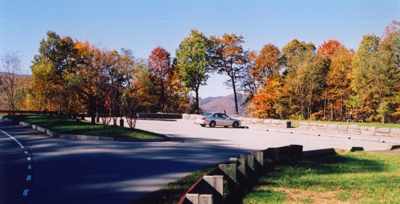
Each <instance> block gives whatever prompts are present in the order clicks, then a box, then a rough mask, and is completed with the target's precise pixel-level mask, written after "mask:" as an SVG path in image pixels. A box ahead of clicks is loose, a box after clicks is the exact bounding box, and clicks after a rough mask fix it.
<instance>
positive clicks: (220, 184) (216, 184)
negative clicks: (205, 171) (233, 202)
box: [203, 175, 224, 197]
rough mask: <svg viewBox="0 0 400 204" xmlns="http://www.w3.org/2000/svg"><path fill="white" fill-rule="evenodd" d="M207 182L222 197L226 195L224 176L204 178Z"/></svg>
mask: <svg viewBox="0 0 400 204" xmlns="http://www.w3.org/2000/svg"><path fill="white" fill-rule="evenodd" d="M203 180H204V181H206V182H207V183H208V184H209V185H210V186H211V187H212V188H214V190H215V191H216V192H217V193H218V194H219V196H221V197H222V195H223V193H224V177H223V176H222V175H216V176H203Z"/></svg>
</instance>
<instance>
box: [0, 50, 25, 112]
mask: <svg viewBox="0 0 400 204" xmlns="http://www.w3.org/2000/svg"><path fill="white" fill-rule="evenodd" d="M20 69H21V63H20V59H19V57H18V56H17V55H16V54H15V53H10V54H5V55H4V56H2V57H1V59H0V91H1V93H2V94H3V93H4V95H5V101H6V103H7V107H8V110H11V111H15V110H17V104H18V97H17V93H18V90H19V89H20V88H21V87H20V86H19V83H18V78H17V73H18V71H19V70H20Z"/></svg>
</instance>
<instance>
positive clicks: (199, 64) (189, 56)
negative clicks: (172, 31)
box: [176, 30, 211, 113]
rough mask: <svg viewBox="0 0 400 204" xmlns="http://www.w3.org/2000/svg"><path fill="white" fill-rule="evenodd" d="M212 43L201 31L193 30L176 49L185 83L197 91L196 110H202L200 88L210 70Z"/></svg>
mask: <svg viewBox="0 0 400 204" xmlns="http://www.w3.org/2000/svg"><path fill="white" fill-rule="evenodd" d="M210 49H211V43H210V41H209V40H208V39H207V37H205V36H204V35H203V34H202V33H201V32H199V31H196V30H192V31H191V33H190V35H189V36H188V37H186V38H185V39H183V41H182V42H181V43H180V45H179V49H178V50H177V51H176V57H177V67H178V69H179V74H180V75H181V79H182V81H183V82H184V84H185V85H186V86H187V87H188V88H189V89H190V90H192V91H193V92H194V93H195V103H194V111H195V112H196V113H199V112H200V107H199V89H200V86H202V85H205V84H206V82H207V79H208V72H209V70H210Z"/></svg>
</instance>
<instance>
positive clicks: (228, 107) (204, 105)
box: [200, 94, 246, 115]
mask: <svg viewBox="0 0 400 204" xmlns="http://www.w3.org/2000/svg"><path fill="white" fill-rule="evenodd" d="M245 99H246V97H245V95H243V94H239V95H238V102H239V114H240V115H243V114H244V111H245V106H243V105H241V104H243V103H244V101H245ZM200 108H201V109H202V110H203V111H204V112H224V110H225V111H226V112H227V113H228V114H233V113H234V112H235V102H234V97H233V94H231V95H227V96H217V97H207V98H204V99H200Z"/></svg>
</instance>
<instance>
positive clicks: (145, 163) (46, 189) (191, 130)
mask: <svg viewBox="0 0 400 204" xmlns="http://www.w3.org/2000/svg"><path fill="white" fill-rule="evenodd" d="M137 127H138V128H141V129H145V130H150V131H155V132H159V133H163V134H167V135H168V136H170V137H173V138H175V139H176V140H174V141H171V142H147V143H146V142H110V141H71V140H64V139H55V138H49V137H47V136H45V135H42V134H39V133H37V132H34V131H33V130H31V129H29V128H24V127H21V126H18V125H16V124H13V123H11V122H6V121H0V129H1V130H2V131H0V159H1V160H0V181H2V182H0V203H38V204H47V203H49V204H54V203H57V204H64V203H65V204H66V203H68V204H70V203H74V204H80V203H96V204H102V203H107V204H109V203H116V204H118V203H122V204H125V203H126V204H128V203H134V200H135V199H138V198H140V197H141V196H143V195H144V194H145V193H148V192H151V191H154V190H157V189H159V188H161V187H162V186H164V185H165V184H167V183H169V182H171V181H174V180H176V179H177V178H179V177H181V176H183V175H186V174H187V173H189V172H191V171H194V170H196V169H199V168H203V167H205V166H208V165H212V164H215V163H217V162H220V161H224V160H226V159H228V158H229V157H231V156H236V155H239V154H242V153H246V152H249V151H252V150H259V149H266V148H267V147H272V146H283V145H288V144H301V145H304V148H305V149H318V148H326V147H335V148H350V147H351V146H364V147H366V148H367V149H369V150H381V149H387V148H388V146H389V145H390V143H385V144H384V143H379V142H371V141H363V140H349V139H346V138H331V137H314V136H310V135H307V134H291V133H290V132H287V131H282V132H280V131H279V130H278V129H274V130H271V131H269V132H267V131H266V130H265V128H264V127H250V129H232V128H228V129H226V128H202V127H200V126H197V125H194V124H193V122H192V121H185V120H178V121H147V120H143V121H142V120H141V121H138V123H137ZM28 158H30V159H28ZM4 181H5V182H4Z"/></svg>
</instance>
